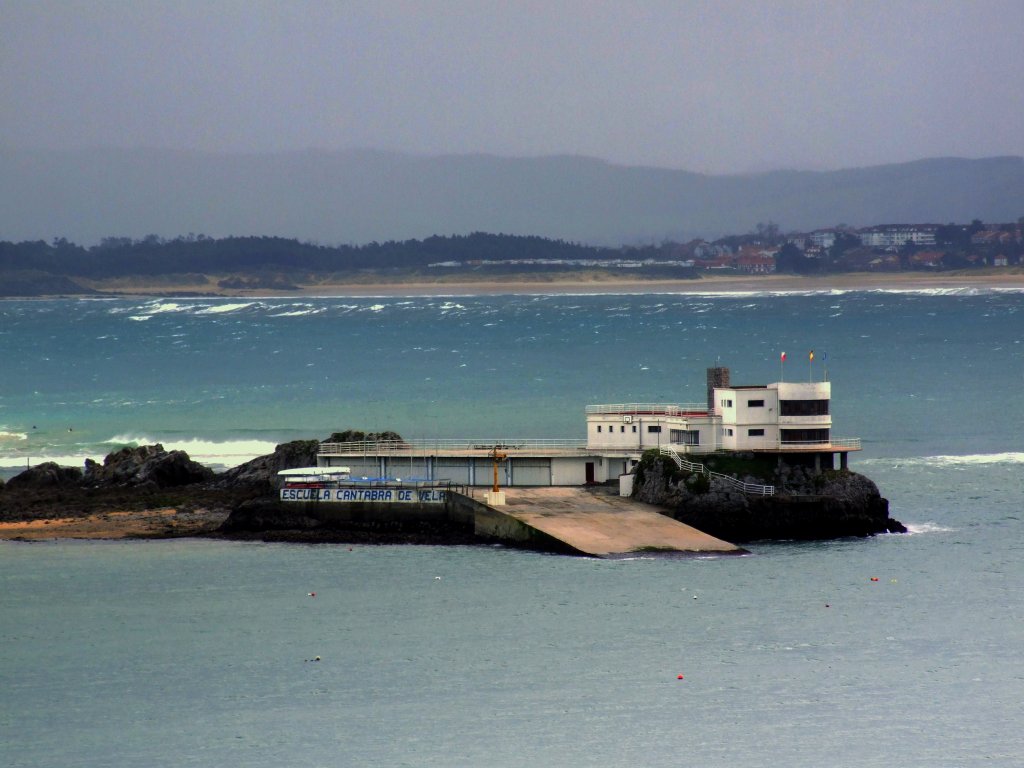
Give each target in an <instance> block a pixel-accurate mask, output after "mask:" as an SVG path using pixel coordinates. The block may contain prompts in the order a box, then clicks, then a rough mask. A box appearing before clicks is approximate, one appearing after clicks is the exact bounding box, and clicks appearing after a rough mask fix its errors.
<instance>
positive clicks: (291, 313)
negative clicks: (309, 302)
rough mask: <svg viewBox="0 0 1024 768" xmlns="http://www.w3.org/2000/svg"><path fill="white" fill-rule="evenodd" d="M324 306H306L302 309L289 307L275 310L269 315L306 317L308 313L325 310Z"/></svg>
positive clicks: (317, 313) (313, 313) (312, 313)
mask: <svg viewBox="0 0 1024 768" xmlns="http://www.w3.org/2000/svg"><path fill="white" fill-rule="evenodd" d="M326 311H327V308H326V307H319V308H317V307H306V308H304V309H290V310H288V311H286V312H275V313H274V314H272V315H270V317H306V316H308V315H319V314H320V313H321V312H326Z"/></svg>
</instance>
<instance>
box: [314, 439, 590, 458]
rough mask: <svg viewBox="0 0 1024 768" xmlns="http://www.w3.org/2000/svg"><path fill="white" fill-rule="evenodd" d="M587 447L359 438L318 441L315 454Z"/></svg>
mask: <svg viewBox="0 0 1024 768" xmlns="http://www.w3.org/2000/svg"><path fill="white" fill-rule="evenodd" d="M586 447H587V441H586V440H562V439H555V438H553V439H544V438H541V439H537V438H523V439H513V438H500V439H497V440H493V439H492V440H469V439H464V438H458V439H438V440H429V439H417V438H413V439H410V440H362V441H356V442H347V443H329V442H324V443H320V447H319V449H317V453H318V454H320V455H321V456H325V455H330V456H352V455H364V456H387V455H394V454H403V455H408V454H410V453H425V454H429V453H431V452H435V451H471V452H487V451H493V450H494V449H495V448H497V449H498V450H499V451H504V452H508V451H512V452H515V451H519V452H525V451H537V450H543V451H551V450H556V451H579V450H584V449H586Z"/></svg>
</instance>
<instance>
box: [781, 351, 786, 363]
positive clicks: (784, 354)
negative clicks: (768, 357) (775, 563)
mask: <svg viewBox="0 0 1024 768" xmlns="http://www.w3.org/2000/svg"><path fill="white" fill-rule="evenodd" d="M780 359H781V360H782V362H786V353H785V352H783V353H782V357H781V358H780Z"/></svg>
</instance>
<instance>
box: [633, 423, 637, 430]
mask: <svg viewBox="0 0 1024 768" xmlns="http://www.w3.org/2000/svg"><path fill="white" fill-rule="evenodd" d="M633 431H634V432H636V424H634V425H633Z"/></svg>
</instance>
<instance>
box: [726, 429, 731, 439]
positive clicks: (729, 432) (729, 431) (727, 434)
mask: <svg viewBox="0 0 1024 768" xmlns="http://www.w3.org/2000/svg"><path fill="white" fill-rule="evenodd" d="M725 436H726V437H732V427H726V428H725Z"/></svg>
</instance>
